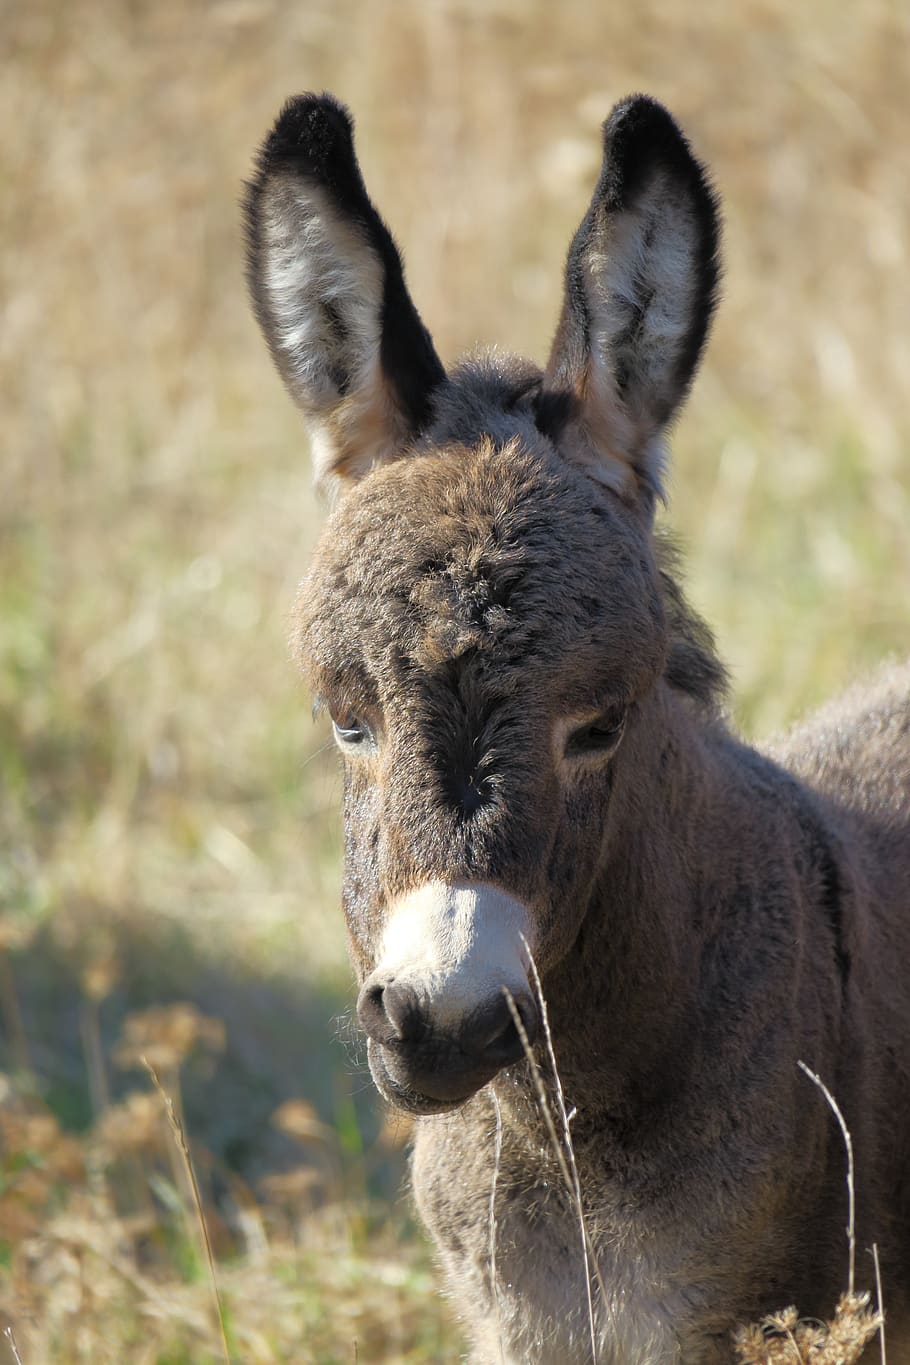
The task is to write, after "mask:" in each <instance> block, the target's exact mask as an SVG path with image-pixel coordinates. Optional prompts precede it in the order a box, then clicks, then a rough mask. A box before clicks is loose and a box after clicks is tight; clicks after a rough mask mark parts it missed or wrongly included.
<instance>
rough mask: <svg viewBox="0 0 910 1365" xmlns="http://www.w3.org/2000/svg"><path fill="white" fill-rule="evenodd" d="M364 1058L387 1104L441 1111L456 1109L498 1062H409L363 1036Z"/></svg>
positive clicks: (490, 1076) (414, 1110)
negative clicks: (365, 1056) (431, 1065)
mask: <svg viewBox="0 0 910 1365" xmlns="http://www.w3.org/2000/svg"><path fill="white" fill-rule="evenodd" d="M367 1058H368V1060H369V1063H370V1072H371V1073H372V1076H373V1081H374V1082H375V1085H376V1088H377V1089H378V1090H379V1092H380V1094H381V1095H382V1096H383V1098H384V1099H386V1100H388V1102H389V1104H393V1105H394V1106H395V1108H396V1109H404V1110H405V1111H406V1112H407V1113H409V1114H417V1115H424V1114H444V1113H447V1112H448V1111H450V1110H453V1109H458V1108H459V1107H460V1106H461V1105H463V1104H465V1103H466V1102H467V1101H468V1100H469V1099H470V1098H471V1096H472V1095H476V1094H477V1091H478V1090H482V1089H483V1087H484V1086H485V1085H486V1084H487V1083H488V1082H489V1081H491V1080H492V1079H493V1077H494V1076H495V1075H496V1074H497V1072H499V1071H501V1070H502V1065H501V1064H500V1065H498V1066H496V1065H494V1066H491V1065H489V1064H487V1065H485V1066H483V1067H479V1066H478V1065H477V1063H476V1062H475V1061H474V1060H473V1059H470V1058H467V1057H466V1058H464V1059H463V1064H462V1065H459V1064H458V1063H457V1062H456V1063H453V1062H450V1063H449V1064H448V1065H445V1066H439V1065H436V1066H434V1067H432V1068H430V1067H424V1066H416V1065H411V1064H409V1063H408V1062H406V1061H405V1060H404V1059H403V1058H402V1057H401V1056H400V1055H399V1054H397V1053H396V1052H395V1051H394V1050H393V1049H390V1048H386V1047H383V1046H382V1044H380V1043H377V1042H376V1041H375V1040H374V1039H372V1038H369V1039H367Z"/></svg>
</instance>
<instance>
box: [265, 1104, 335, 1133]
mask: <svg viewBox="0 0 910 1365" xmlns="http://www.w3.org/2000/svg"><path fill="white" fill-rule="evenodd" d="M272 1123H273V1124H274V1126H275V1127H276V1128H278V1129H279V1130H280V1131H281V1132H282V1133H287V1135H288V1137H292V1138H295V1139H296V1141H297V1142H334V1140H335V1134H334V1131H333V1129H331V1128H330V1127H329V1126H328V1124H326V1123H323V1122H322V1120H321V1119H320V1118H319V1117H318V1115H317V1113H316V1110H315V1109H314V1108H313V1106H312V1105H311V1104H309V1103H308V1102H307V1101H306V1100H287V1101H286V1102H285V1103H284V1104H281V1105H279V1106H278V1108H277V1109H276V1110H275V1112H274V1113H273V1114H272Z"/></svg>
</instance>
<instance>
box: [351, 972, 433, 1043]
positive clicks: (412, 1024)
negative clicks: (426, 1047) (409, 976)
mask: <svg viewBox="0 0 910 1365" xmlns="http://www.w3.org/2000/svg"><path fill="white" fill-rule="evenodd" d="M357 1018H358V1019H359V1021H360V1026H361V1028H362V1029H363V1030H364V1032H365V1033H368V1034H369V1036H370V1037H371V1038H374V1039H375V1040H376V1042H377V1043H383V1044H384V1045H385V1046H386V1047H390V1046H393V1045H394V1044H396V1043H406V1042H409V1041H411V1040H413V1039H414V1038H416V1037H417V1036H418V1035H419V1034H420V1032H421V1028H422V1023H421V1014H420V1007H419V1005H418V1003H417V996H416V995H415V993H414V991H413V990H412V989H411V987H410V986H407V985H404V984H402V983H400V982H398V981H394V980H393V981H390V982H388V983H387V984H386V985H383V984H382V983H381V982H375V983H373V984H372V985H371V984H369V983H367V984H366V985H365V986H364V987H363V989H362V990H361V992H360V998H359V999H358V1001H357Z"/></svg>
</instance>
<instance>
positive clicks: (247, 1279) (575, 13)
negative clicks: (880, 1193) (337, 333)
mask: <svg viewBox="0 0 910 1365" xmlns="http://www.w3.org/2000/svg"><path fill="white" fill-rule="evenodd" d="M0 54H2V80H0V184H2V193H0V298H2V324H0V401H2V404H3V425H2V431H3V447H2V451H3V454H2V475H3V494H2V497H0V1008H2V1035H0V1068H2V1069H3V1070H2V1074H0V1362H2V1365H7V1360H9V1361H14V1360H15V1359H16V1357H15V1354H14V1350H13V1345H12V1343H11V1342H10V1341H4V1338H3V1336H2V1329H3V1327H4V1325H5V1324H11V1325H12V1327H13V1329H14V1333H15V1340H16V1343H17V1346H18V1351H19V1354H20V1356H21V1360H22V1362H23V1365H43V1363H44V1362H83V1361H84V1362H88V1361H91V1362H92V1365H105V1363H106V1362H112V1363H113V1362H123V1361H129V1362H130V1363H131V1365H132V1362H136V1365H146V1363H147V1365H183V1363H186V1362H193V1365H195V1363H196V1362H207V1361H220V1360H223V1359H224V1348H223V1346H222V1338H221V1334H220V1331H219V1327H218V1324H217V1319H216V1316H215V1313H214V1311H213V1308H212V1304H211V1287H210V1282H209V1277H208V1275H207V1272H206V1269H205V1261H204V1257H203V1253H202V1250H201V1244H200V1241H199V1237H198V1229H197V1227H196V1224H195V1222H194V1216H193V1209H192V1201H191V1199H190V1197H189V1191H188V1188H187V1176H186V1172H185V1169H184V1168H183V1166H182V1165H181V1162H180V1158H179V1154H178V1150H177V1148H176V1146H175V1144H174V1142H173V1133H172V1131H171V1130H170V1129H169V1128H168V1125H167V1122H166V1119H165V1116H164V1113H163V1109H162V1106H161V1103H160V1100H159V1098H158V1097H157V1095H156V1094H155V1092H154V1091H153V1089H152V1086H151V1083H150V1080H149V1078H148V1076H147V1075H146V1073H145V1072H144V1071H143V1070H142V1068H141V1065H140V1064H139V1058H140V1056H141V1055H142V1054H143V1053H145V1054H147V1055H148V1056H149V1057H150V1059H151V1060H153V1062H154V1063H155V1065H156V1066H157V1068H158V1070H159V1072H160V1074H161V1077H162V1081H163V1082H164V1084H165V1087H166V1088H167V1090H168V1092H169V1093H170V1094H171V1096H172V1097H173V1099H174V1102H175V1104H176V1105H177V1107H178V1112H179V1113H180V1114H181V1115H182V1122H183V1124H184V1126H185V1129H186V1132H187V1135H188V1138H189V1141H190V1144H191V1146H192V1149H193V1153H194V1157H195V1161H196V1166H197V1169H198V1173H199V1179H200V1185H201V1188H202V1196H203V1199H204V1201H205V1205H206V1211H207V1221H208V1225H209V1229H210V1232H211V1236H212V1241H213V1250H214V1256H215V1260H216V1265H217V1274H218V1280H219V1285H220V1287H221V1292H222V1304H223V1318H224V1324H225V1332H226V1337H227V1343H228V1348H229V1350H230V1353H231V1356H232V1358H233V1359H234V1360H235V1361H237V1362H240V1361H243V1362H257V1363H258V1362H273V1361H288V1362H290V1361H293V1362H295V1365H309V1362H318V1365H331V1363H333V1362H347V1363H350V1362H353V1361H354V1360H358V1361H359V1362H361V1365H367V1363H368V1362H383V1363H387V1365H395V1363H396V1362H427V1361H432V1362H437V1361H438V1362H448V1361H455V1360H456V1359H458V1356H459V1344H458V1336H457V1332H456V1330H455V1329H454V1328H453V1327H452V1325H451V1324H449V1323H448V1322H447V1321H446V1316H445V1309H444V1306H443V1305H442V1304H441V1302H440V1300H439V1298H438V1295H437V1293H436V1291H435V1289H434V1282H433V1272H432V1267H431V1262H430V1258H429V1254H428V1252H427V1251H426V1250H425V1249H424V1247H423V1245H422V1243H421V1242H420V1240H419V1238H418V1237H417V1236H416V1235H415V1233H414V1231H413V1228H412V1227H411V1225H410V1221H409V1214H408V1208H407V1202H406V1200H405V1199H403V1198H402V1197H400V1194H399V1187H400V1181H401V1171H402V1158H401V1154H400V1150H399V1149H400V1145H401V1139H402V1137H403V1134H402V1132H401V1131H399V1130H398V1129H397V1128H396V1126H395V1125H394V1123H392V1124H388V1123H386V1124H383V1121H382V1116H381V1115H380V1114H379V1113H378V1110H377V1109H376V1107H375V1106H374V1104H373V1101H372V1098H371V1094H370V1090H369V1085H368V1082H367V1079H366V1074H365V1069H364V1067H363V1065H362V1061H361V1059H360V1057H359V1054H358V1050H357V1045H356V1043H355V1042H354V1040H353V1035H352V1031H351V1030H350V1029H349V1027H348V1026H347V1025H346V1024H342V1025H340V1026H339V1022H338V1015H339V1014H340V1013H342V1012H343V1011H344V1010H345V1009H346V1008H347V1007H348V1006H349V1003H350V1001H349V997H350V988H349V979H348V975H347V968H346V966H345V962H344V946H343V938H342V931H341V924H340V917H339V914H338V912H337V910H336V902H337V899H338V881H339V856H340V853H339V849H340V842H339V831H338V823H339V822H338V811H337V805H338V790H339V783H338V780H337V775H336V765H335V760H334V757H333V755H332V754H331V753H328V752H325V750H324V743H325V735H324V733H323V732H322V731H321V730H318V729H314V728H313V727H312V724H311V721H310V719H309V703H308V699H307V697H306V696H304V695H303V694H302V691H301V688H300V687H299V685H298V684H297V682H296V680H295V678H294V675H293V673H292V670H291V667H290V664H289V662H288V659H287V649H286V643H285V635H286V618H287V612H288V609H289V606H290V603H291V599H292V596H293V591H294V584H295V581H296V580H297V578H298V577H299V576H300V574H301V572H302V570H303V567H304V565H305V563H306V560H307V555H308V550H309V547H310V545H311V544H312V541H313V537H314V535H315V533H316V530H317V527H318V510H317V508H316V507H315V505H314V503H313V500H312V498H311V493H310V487H309V470H308V462H307V453H306V443H305V440H304V438H303V435H302V431H301V428H300V426H299V424H298V420H297V418H296V415H295V413H294V412H293V411H292V409H291V406H290V404H289V402H288V401H287V399H286V398H285V396H284V394H283V392H282V391H281V389H280V385H279V383H278V380H277V378H276V377H275V375H274V374H273V373H272V371H271V369H270V366H269V363H268V360H267V357H266V354H265V350H264V347H263V346H262V344H261V341H260V338H259V337H258V335H257V334H256V330H255V327H254V324H253V322H252V321H251V319H250V316H249V311H248V308H247V304H246V298H245V290H244V285H243V280H242V258H243V246H242V239H241V233H240V227H239V215H238V210H237V201H238V196H239V192H240V184H241V181H242V179H243V177H244V175H245V174H246V172H247V171H248V168H249V166H250V160H251V156H252V153H253V150H254V148H255V146H256V144H257V142H258V141H259V139H260V138H261V137H262V135H263V133H264V132H265V130H266V128H267V126H268V125H269V123H270V122H271V120H272V119H273V117H274V115H275V114H276V112H277V110H278V108H279V106H280V104H281V102H282V101H283V99H284V98H285V97H286V96H287V95H289V94H291V93H294V92H296V91H298V90H301V89H307V88H315V89H321V88H329V89H332V90H333V91H335V92H336V93H338V94H339V95H340V96H342V97H343V98H344V99H345V100H346V101H347V102H348V103H349V104H350V105H351V107H352V109H353V111H354V113H355V116H356V118H357V120H358V125H359V145H360V152H361V159H362V164H363V167H364V170H365V174H366V177H367V181H368V184H369V186H370V188H371V191H372V193H373V194H374V196H375V198H376V200H377V202H378V203H379V205H380V207H381V209H382V211H383V212H384V214H385V216H386V217H387V218H388V220H389V222H390V224H391V226H392V228H393V231H394V232H395V233H396V235H397V237H398V239H399V242H400V244H401V245H402V247H403V248H404V251H405V256H406V260H407V263H408V273H409V280H410V284H411V287H412V290H413V293H414V295H415V298H416V300H417V302H418V305H419V307H420V308H421V310H422V312H423V314H424V317H425V319H426V321H427V322H428V324H429V325H430V327H431V329H432V330H433V332H434V334H435V336H436V339H437V342H438V345H439V349H440V352H441V354H442V355H443V357H444V358H452V357H454V356H455V355H456V354H457V353H458V352H459V351H460V350H462V349H464V348H466V347H469V346H472V345H473V344H474V343H475V342H476V341H494V340H495V341H497V342H499V343H500V344H502V345H503V346H505V347H507V348H511V349H520V350H523V351H526V352H528V353H531V354H533V355H534V356H535V357H537V358H542V356H543V355H544V354H545V350H546V346H547V343H548V339H549V333H550V330H551V327H552V326H553V324H554V322H555V316H556V309H557V301H558V297H559V289H560V277H561V265H562V259H563V255H564V251H565V248H566V245H567V243H568V239H569V236H570V233H571V232H572V230H573V229H574V226H575V224H576V222H577V220H578V218H579V216H580V214H581V212H582V211H583V208H584V206H585V204H586V201H587V197H588V195H589V193H590V188H591V184H592V181H593V178H594V175H595V173H596V169H597V164H598V156H599V145H598V125H599V123H600V122H601V120H602V119H603V117H604V116H605V114H606V113H607V111H608V110H609V108H610V106H611V104H612V103H613V102H614V100H615V99H616V98H618V97H619V96H621V95H623V94H625V93H627V92H629V91H631V90H635V89H643V90H647V91H649V92H651V93H653V94H655V95H656V96H658V97H659V98H660V99H662V100H664V101H665V102H666V103H667V104H668V105H669V106H670V107H671V108H672V109H673V110H674V112H675V113H676V114H677V116H678V117H679V118H680V120H681V122H682V123H683V125H684V127H685V128H686V130H687V131H688V132H689V134H690V136H691V137H692V139H693V141H694V143H695V146H696V148H697V150H698V151H699V153H700V154H701V155H702V156H703V157H704V158H705V159H706V160H707V161H708V162H709V164H710V165H711V166H712V168H713V171H714V174H715V178H716V183H717V186H718V189H719V190H720V192H721V194H722V196H723V200H724V204H725V213H726V242H725V258H726V283H725V290H724V293H725V298H724V302H723V306H722V309H721V313H720V317H719V320H718V324H717V327H716V330H715V335H714V341H713V345H712V346H711V348H710V351H709V355H708V360H707V364H706V367H705V370H704V372H703V374H702V376H701V378H700V380H699V382H698V384H697V386H696V389H695V393H694V395H693V398H692V400H691V402H690V405H689V408H688V410H687V412H686V413H685V415H684V417H683V420H682V422H681V424H680V427H679V431H678V434H677V439H676V442H675V458H674V465H673V480H672V502H671V508H670V514H669V520H670V522H671V524H672V525H673V526H674V527H675V528H676V530H677V531H678V532H679V534H680V536H681V538H682V541H683V544H684V546H685V548H686V551H687V560H688V565H689V579H690V584H691V590H692V595H693V597H694V599H695V601H696V602H697V604H698V605H699V607H700V608H701V609H702V610H703V611H704V613H705V614H706V615H707V617H708V619H709V620H710V621H711V622H712V624H713V625H714V626H715V628H716V630H717V633H718V636H719V640H720V643H721V648H722V652H723V654H724V656H725V658H726V659H727V661H728V663H729V664H730V666H731V668H732V673H733V679H734V709H735V716H736V719H737V721H738V723H739V724H741V726H742V727H743V728H744V729H745V730H746V732H748V733H750V734H751V733H764V732H767V731H768V730H771V729H774V728H777V727H780V726H782V725H784V724H786V723H787V722H788V721H789V720H791V719H792V718H793V717H795V716H796V715H798V714H799V713H800V712H801V711H803V710H804V709H805V708H806V707H808V706H810V705H812V704H813V703H814V702H816V701H817V700H818V699H819V698H821V697H822V696H824V695H827V694H829V693H830V692H832V691H834V690H836V689H837V688H839V687H841V686H842V685H844V684H845V683H846V682H847V681H848V680H849V679H851V678H854V677H855V676H857V675H858V674H860V673H862V672H863V671H864V670H867V669H869V668H871V667H873V666H874V665H875V664H876V662H877V661H878V660H880V659H881V658H883V657H885V656H886V655H888V654H889V653H901V654H904V653H906V652H907V649H908V641H910V533H908V527H910V440H908V437H910V418H908V414H907V406H906V398H905V394H906V389H907V375H908V374H910V285H908V259H907V258H908V250H910V227H908V225H910V139H908V137H907V127H908V115H910V96H908V73H910V9H908V7H907V6H906V4H905V3H903V0H863V3H861V4H855V5H852V6H844V5H840V4H835V3H833V0H804V3H801V4H799V5H792V4H789V3H787V2H786V0H749V3H747V4H743V5H740V6H734V5H722V4H720V3H716V2H715V0H695V3H693V4H690V5H682V4H672V3H670V0H641V3H639V4H638V5H636V6H630V5H627V6H619V5H612V6H608V5H592V4H589V3H582V0H563V3H562V4H561V5H559V6H557V5H554V4H552V3H543V2H542V0H524V2H523V3H519V0H489V2H488V3H481V0H425V2H424V3H418V0H402V3H394V2H393V0H375V2H374V3H370V4H367V3H365V0H361V3H354V0H333V2H332V3H331V4H329V3H323V2H322V0H302V2H300V3H296V4H294V3H291V2H290V0H275V3H268V2H267V0H204V2H203V3H190V0H160V3H158V4H143V3H141V0H95V3H91V0H29V3H28V4H21V3H20V4H17V3H14V0H5V3H2V2H0ZM179 1001H192V1002H194V1004H195V1006H196V1011H197V1012H195V1013H194V1012H193V1011H192V1010H189V1009H187V1008H181V1007H179V1006H178V1005H177V1004H176V1003H175V1002H179ZM339 1035H340V1039H341V1041H340V1042H339ZM278 1106H284V1107H283V1108H281V1109H280V1110H279V1111H278V1113H277V1115H276V1114H275V1112H274V1111H275V1110H276V1109H278ZM863 1266H864V1270H865V1271H866V1272H868V1266H867V1265H866V1264H865V1261H864V1262H863ZM832 1308H833V1305H832ZM4 1351H6V1353H7V1356H6V1359H5V1358H4Z"/></svg>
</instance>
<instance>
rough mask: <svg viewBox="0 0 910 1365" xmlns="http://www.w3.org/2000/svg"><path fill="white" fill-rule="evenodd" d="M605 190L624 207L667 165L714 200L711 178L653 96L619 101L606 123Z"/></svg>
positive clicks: (637, 96) (701, 193)
mask: <svg viewBox="0 0 910 1365" xmlns="http://www.w3.org/2000/svg"><path fill="white" fill-rule="evenodd" d="M603 134H604V172H605V182H606V183H605V185H604V188H605V189H606V191H607V193H608V197H609V199H610V200H612V206H613V207H615V208H620V207H622V206H623V204H624V203H626V202H628V200H629V199H630V198H631V197H632V196H634V194H635V192H636V189H637V188H638V186H639V185H641V184H642V183H643V182H644V181H645V180H646V179H647V178H648V176H649V175H650V174H651V173H652V172H653V171H655V170H657V169H659V168H660V167H663V168H664V169H665V170H668V171H669V172H670V173H671V174H672V175H675V176H678V177H679V178H680V179H682V180H683V181H684V182H686V183H688V185H689V186H690V188H691V189H692V190H693V192H694V193H695V194H696V195H697V196H698V197H699V198H701V197H704V196H707V197H710V189H709V182H708V177H707V174H706V172H705V170H704V168H703V166H702V165H701V163H700V162H699V161H698V160H697V159H696V157H695V156H694V154H693V152H692V149H691V147H690V146H689V142H688V140H687V138H686V136H685V134H684V133H683V131H682V129H681V128H680V126H679V124H678V123H677V122H676V120H675V119H674V117H673V115H672V114H671V113H670V112H669V111H668V110H667V109H665V108H664V106H663V105H662V104H661V103H659V101H658V100H656V99H653V98H652V97H651V96H650V95H629V96H628V97H627V98H626V99H624V100H620V102H619V104H617V105H616V106H615V108H614V109H613V110H612V112H611V114H610V116H609V118H608V119H607V121H606V123H605V124H604V128H603Z"/></svg>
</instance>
